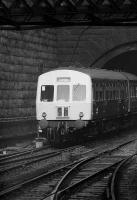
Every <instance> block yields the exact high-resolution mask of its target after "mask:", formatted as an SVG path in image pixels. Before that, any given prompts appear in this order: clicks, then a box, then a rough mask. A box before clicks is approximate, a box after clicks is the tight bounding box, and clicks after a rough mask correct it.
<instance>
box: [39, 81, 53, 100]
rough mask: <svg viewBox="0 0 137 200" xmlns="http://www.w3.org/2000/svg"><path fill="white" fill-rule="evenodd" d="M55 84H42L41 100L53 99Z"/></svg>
mask: <svg viewBox="0 0 137 200" xmlns="http://www.w3.org/2000/svg"><path fill="white" fill-rule="evenodd" d="M53 96H54V85H42V86H41V101H53Z"/></svg>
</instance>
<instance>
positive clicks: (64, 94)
mask: <svg viewBox="0 0 137 200" xmlns="http://www.w3.org/2000/svg"><path fill="white" fill-rule="evenodd" d="M69 96H70V89H69V85H58V86H57V101H59V100H64V101H69Z"/></svg>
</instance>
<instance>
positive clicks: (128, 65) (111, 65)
mask: <svg viewBox="0 0 137 200" xmlns="http://www.w3.org/2000/svg"><path fill="white" fill-rule="evenodd" d="M103 68H105V69H113V70H120V71H125V72H129V73H132V74H136V75H137V50H133V51H128V52H125V53H122V54H120V55H118V56H116V57H114V58H112V59H111V60H109V61H108V62H107V63H106V64H105V65H104V67H103Z"/></svg>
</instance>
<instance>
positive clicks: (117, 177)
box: [107, 154, 137, 200]
mask: <svg viewBox="0 0 137 200" xmlns="http://www.w3.org/2000/svg"><path fill="white" fill-rule="evenodd" d="M136 168H137V154H134V155H132V156H129V157H128V158H127V159H125V160H123V162H121V163H120V164H119V165H118V166H117V167H116V169H115V170H114V172H113V174H112V177H111V181H110V184H109V189H108V191H107V199H108V200H130V199H132V200H136V199H137V190H136V188H137V181H136V178H137V171H136Z"/></svg>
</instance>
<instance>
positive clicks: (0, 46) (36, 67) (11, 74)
mask: <svg viewBox="0 0 137 200" xmlns="http://www.w3.org/2000/svg"><path fill="white" fill-rule="evenodd" d="M56 54H57V53H56V31H55V30H54V29H45V30H31V31H22V32H16V31H0V127H1V130H0V132H1V133H0V136H3V135H5V134H14V133H13V132H14V130H17V132H18V134H21V132H22V133H23V132H25V131H26V132H27V131H28V129H27V128H25V126H27V125H26V124H27V122H25V121H22V119H24V118H28V119H29V118H30V117H34V119H35V115H36V113H35V99H36V87H37V78H38V75H39V74H40V73H42V72H43V71H46V70H47V69H48V68H51V67H52V66H54V65H56V62H57V59H56ZM7 118H8V119H7ZM10 119H11V121H12V122H11V123H9V122H8V124H7V121H9V120H10ZM16 119H18V120H16ZM19 119H20V121H21V122H20V123H22V125H20V124H19V123H18V121H19ZM13 121H16V122H15V123H14V122H13ZM24 123H25V124H24ZM17 124H18V125H17ZM15 126H16V128H15ZM32 126H33V125H32ZM32 126H31V127H30V130H31V129H32ZM7 127H8V131H7ZM23 129H25V130H23Z"/></svg>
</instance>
